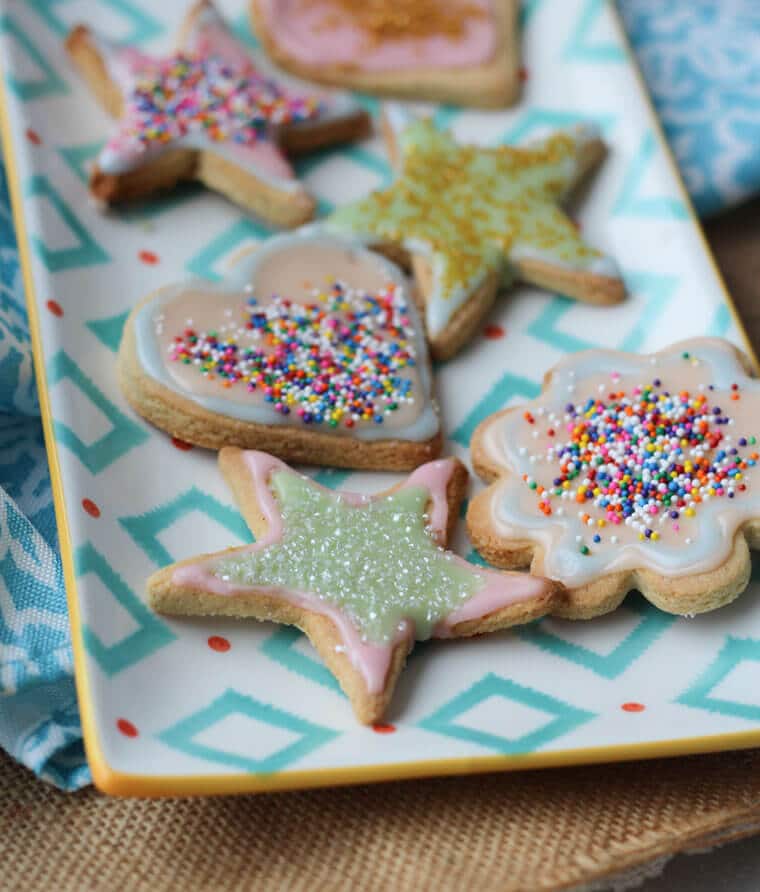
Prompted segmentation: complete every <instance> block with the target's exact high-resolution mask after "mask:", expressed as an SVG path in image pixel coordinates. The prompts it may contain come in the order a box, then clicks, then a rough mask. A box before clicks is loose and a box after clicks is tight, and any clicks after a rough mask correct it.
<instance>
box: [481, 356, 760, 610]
mask: <svg viewBox="0 0 760 892" xmlns="http://www.w3.org/2000/svg"><path fill="white" fill-rule="evenodd" d="M751 372H752V365H751V363H750V361H749V359H748V358H747V357H746V356H745V355H744V354H742V353H741V352H740V351H739V350H738V349H737V348H736V347H734V346H733V345H731V344H730V343H728V342H727V341H724V340H721V339H717V338H716V339H712V338H702V339H695V340H689V341H682V342H680V343H677V344H673V345H672V346H670V347H668V348H666V349H664V350H662V351H660V352H658V353H653V354H651V355H648V356H635V355H632V354H628V353H619V352H615V351H606V350H598V351H597V350H593V351H586V352H582V353H578V354H575V355H574V356H570V357H568V358H566V359H564V360H562V362H560V363H559V364H558V365H557V366H555V367H554V369H552V370H551V371H550V372H549V374H548V375H547V376H546V379H545V383H544V388H543V391H542V393H541V395H540V396H539V397H538V398H537V399H535V400H533V401H532V402H530V403H528V404H526V405H524V406H520V407H517V408H509V409H506V410H504V411H502V412H498V413H496V414H495V415H492V416H491V417H490V418H488V419H486V420H485V421H484V422H482V424H481V425H480V426H479V427H478V428H477V430H476V431H475V434H474V436H473V440H472V444H471V448H472V458H473V464H474V467H475V470H476V472H477V473H478V474H479V475H480V476H481V477H482V478H483V479H484V480H486V481H487V482H488V483H489V484H490V485H489V486H488V487H487V488H486V489H485V490H483V491H481V492H480V493H479V494H478V495H477V496H476V497H475V498H474V499H473V500H472V502H471V503H470V506H469V510H468V513H467V524H468V528H469V531H470V535H471V537H472V540H473V542H474V544H475V546H476V548H477V549H478V550H479V551H480V552H481V554H482V555H483V556H484V557H485V558H486V559H487V560H488V561H490V562H491V563H493V564H495V565H497V566H500V567H509V568H515V567H525V566H530V568H531V570H532V572H535V573H538V574H540V575H544V576H547V577H549V578H551V579H554V580H556V581H557V582H559V583H561V584H562V585H563V586H564V587H565V589H566V591H567V593H568V599H567V600H566V601H565V602H563V603H562V604H561V605H560V606H559V608H558V611H557V612H558V614H559V615H562V616H567V617H569V618H573V619H586V618H589V617H593V616H597V615H599V614H602V613H606V612H607V611H610V610H614V609H615V608H616V607H617V606H618V605H619V604H620V603H621V602H622V600H623V599H624V597H625V596H626V594H627V593H628V591H630V590H631V589H638V590H639V591H641V592H642V594H643V595H644V596H645V597H646V598H648V599H649V600H650V601H651V602H652V603H653V604H655V605H656V606H657V607H659V608H661V609H662V610H666V611H668V612H670V613H677V614H683V615H689V614H694V613H701V612H705V611H709V610H714V609H716V608H718V607H722V606H724V605H725V604H728V603H730V602H731V601H733V600H734V599H735V598H736V597H738V596H739V595H740V594H741V593H742V592H743V591H744V589H745V588H746V587H747V584H748V582H749V577H750V553H749V550H750V548H758V547H760V479H758V478H759V477H760V469H759V467H758V462H760V382H758V381H757V380H755V379H754V378H752V377H751Z"/></svg>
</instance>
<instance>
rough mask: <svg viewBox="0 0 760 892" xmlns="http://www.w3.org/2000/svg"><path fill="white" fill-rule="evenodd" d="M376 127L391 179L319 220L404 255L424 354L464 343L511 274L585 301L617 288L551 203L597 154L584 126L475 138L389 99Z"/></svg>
mask: <svg viewBox="0 0 760 892" xmlns="http://www.w3.org/2000/svg"><path fill="white" fill-rule="evenodd" d="M385 130H386V134H387V137H388V142H389V148H390V151H391V155H392V156H394V157H398V159H399V172H398V176H397V178H396V181H395V182H394V183H393V184H392V185H391V186H390V187H389V188H387V189H383V190H380V191H377V192H373V193H372V194H371V195H369V196H367V197H366V198H363V199H359V200H358V201H356V202H353V203H351V204H348V205H345V206H343V207H341V208H338V210H337V211H335V212H334V213H333V214H331V215H330V216H329V217H328V218H327V220H326V221H325V225H326V226H327V227H328V228H329V229H330V230H331V231H334V232H343V233H350V234H352V235H354V236H355V237H357V238H360V239H361V240H363V241H365V242H366V243H367V244H369V245H372V246H373V247H375V248H377V249H378V250H383V251H387V252H389V253H390V254H391V255H393V256H395V257H398V256H399V255H401V256H402V257H404V256H405V257H407V258H411V265H412V267H413V270H414V273H415V277H416V280H417V286H418V288H419V290H420V292H421V299H422V301H423V302H424V305H425V323H426V327H427V333H428V340H429V342H430V345H431V351H432V354H433V356H434V357H435V358H437V359H446V358H447V357H449V356H452V355H453V354H454V353H456V352H457V351H458V350H459V349H460V348H461V347H463V346H464V344H466V343H467V341H468V340H469V339H470V338H471V337H472V335H473V334H474V333H475V331H476V330H477V329H478V327H479V326H480V323H481V321H482V319H483V317H484V316H485V314H486V313H487V312H488V310H489V309H490V307H491V305H492V303H493V301H494V299H495V297H496V294H497V291H498V290H499V288H500V287H501V286H502V285H503V284H505V283H507V282H509V281H511V280H512V279H513V278H519V279H522V280H524V281H527V282H530V283H532V284H534V285H538V286H539V287H542V288H547V289H550V290H553V291H560V292H562V293H563V294H567V295H569V296H571V297H575V298H577V299H579V300H584V301H588V302H590V303H599V304H607V303H614V302H616V301H619V300H622V299H623V297H624V295H625V286H624V284H623V281H622V279H621V277H620V273H619V272H618V269H617V266H616V265H615V263H614V262H613V261H612V260H611V259H610V258H609V257H605V256H603V255H602V254H601V253H600V252H599V251H597V250H595V249H594V248H591V247H589V246H588V245H587V243H586V242H585V241H584V240H583V238H582V237H581V235H580V234H579V232H578V229H577V227H576V226H575V225H574V224H573V223H572V222H571V221H570V219H569V218H568V217H567V216H566V215H565V214H564V213H563V211H562V210H560V207H559V203H560V202H561V201H562V200H564V199H565V198H566V197H567V195H568V193H569V192H570V191H571V190H572V189H573V187H574V186H576V185H577V183H578V182H579V181H580V180H581V179H582V178H583V177H584V176H586V175H587V174H588V173H589V172H590V171H591V170H592V169H593V168H594V167H596V166H597V165H598V164H599V163H600V161H601V160H602V158H603V157H604V154H605V147H604V143H603V142H602V141H601V139H600V138H599V136H598V134H597V132H596V130H595V129H594V128H593V127H589V126H586V127H576V128H574V129H573V130H570V131H567V132H560V133H555V134H554V135H552V136H550V137H548V138H547V139H544V140H541V141H539V142H535V143H531V144H528V145H527V146H524V147H513V146H498V147H496V148H481V147H478V146H473V145H460V144H459V143H457V142H456V141H455V140H454V138H453V136H452V135H451V134H450V133H448V132H446V131H440V130H438V129H437V128H436V127H435V125H434V124H433V122H432V121H431V120H430V119H418V118H413V117H410V116H409V115H408V114H407V113H406V112H404V111H403V110H402V109H401V108H400V107H399V106H397V105H389V106H388V107H387V109H386V127H385Z"/></svg>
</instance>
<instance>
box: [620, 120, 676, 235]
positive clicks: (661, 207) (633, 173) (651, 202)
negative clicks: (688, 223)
mask: <svg viewBox="0 0 760 892" xmlns="http://www.w3.org/2000/svg"><path fill="white" fill-rule="evenodd" d="M658 151H662V150H661V149H660V148H658V146H657V140H656V139H655V135H654V133H653V132H652V131H651V130H649V131H648V132H647V133H646V134H645V135H644V136H643V138H642V140H641V144H640V146H639V148H638V149H637V151H636V154H635V155H634V157H633V160H632V161H631V163H630V164H629V165H628V170H627V171H626V174H625V177H624V178H623V185H622V187H621V189H620V194H619V195H618V197H617V200H616V201H615V204H614V205H613V206H612V216H613V217H643V218H645V219H648V220H653V219H657V220H661V219H674V220H686V219H688V217H689V212H688V211H687V210H686V205H685V204H684V203H683V202H682V201H681V199H680V198H675V197H670V196H665V195H658V196H645V195H642V194H641V184H642V181H643V179H644V177H645V175H646V172H647V169H648V168H649V165H650V164H651V162H652V159H653V158H654V156H655V154H656V153H657V152H658Z"/></svg>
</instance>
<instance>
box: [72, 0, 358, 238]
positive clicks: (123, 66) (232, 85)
mask: <svg viewBox="0 0 760 892" xmlns="http://www.w3.org/2000/svg"><path fill="white" fill-rule="evenodd" d="M66 48H67V50H68V52H69V55H70V57H71V59H72V60H73V62H74V64H75V65H76V66H77V68H78V69H79V70H80V72H81V73H82V75H83V76H84V78H85V80H86V81H87V83H88V85H89V86H90V88H91V89H92V91H93V93H94V94H95V96H96V97H97V98H98V99H99V100H100V102H101V104H102V105H103V106H104V107H105V109H106V110H107V111H108V112H109V114H111V115H112V116H113V117H114V118H117V119H118V123H117V125H116V129H115V132H114V133H113V135H112V136H111V138H110V139H109V141H108V143H107V145H106V146H105V148H104V149H103V150H102V151H101V153H100V155H99V156H98V158H97V161H96V165H95V168H94V170H93V171H92V175H91V178H90V189H91V191H92V193H93V195H95V197H96V198H98V199H100V200H102V201H105V202H107V203H108V204H118V203H120V202H122V201H128V200H132V199H139V198H144V197H146V196H148V195H151V194H153V193H155V192H157V191H163V190H167V189H171V188H172V187H174V186H175V185H176V184H177V183H178V182H181V181H185V180H200V181H201V182H202V183H204V184H205V185H206V186H208V187H209V188H210V189H214V190H216V191H217V192H220V193H222V194H223V195H225V196H227V197H228V198H230V199H232V200H233V201H235V202H237V203H238V204H240V205H242V206H243V207H245V208H247V209H248V210H250V211H252V212H254V213H255V214H257V215H258V216H259V217H261V218H262V219H264V220H265V221H267V222H269V223H271V224H273V225H276V226H284V227H292V226H297V225H299V224H300V223H303V222H305V221H307V220H310V219H311V218H312V216H313V215H314V210H315V206H316V205H315V202H314V199H313V198H312V197H311V196H310V195H309V194H308V192H307V191H306V190H305V189H304V187H303V186H302V185H301V184H300V183H299V182H298V180H297V179H296V178H295V174H294V172H293V169H292V168H291V166H290V164H289V162H288V160H287V157H286V154H295V153H299V152H304V151H309V150H312V149H316V148H320V147H322V146H325V145H329V144H332V143H335V142H338V141H343V140H348V139H356V138H360V137H362V136H365V135H366V134H367V132H368V130H369V118H368V116H367V114H366V112H364V111H363V110H362V109H361V108H359V106H358V105H356V104H354V103H353V101H351V100H350V99H348V98H347V97H346V96H331V95H317V94H314V93H307V92H305V91H303V90H302V89H297V88H291V87H290V86H287V85H286V84H284V83H280V82H278V81H275V80H274V79H273V78H272V77H270V76H266V75H265V74H263V73H262V72H261V71H259V70H258V69H257V68H256V66H255V65H254V62H253V60H252V58H251V56H250V54H249V53H248V51H247V49H246V48H245V47H244V46H243V45H242V44H241V43H240V42H239V41H238V39H237V38H236V37H235V36H234V34H233V33H232V31H231V30H230V29H229V28H228V26H227V24H226V23H225V21H224V19H223V18H222V17H221V16H220V14H219V13H218V12H217V10H216V8H215V7H214V5H213V3H212V2H211V0H198V2H196V3H195V4H194V5H193V6H192V7H191V9H190V10H189V11H188V13H187V15H186V16H185V20H184V24H183V27H182V29H181V32H180V39H179V42H178V48H177V50H176V51H175V52H174V53H172V54H170V55H168V56H163V57H153V56H149V55H146V54H145V53H143V52H141V51H140V50H138V49H137V48H135V47H133V46H129V45H117V44H114V43H112V42H111V41H109V40H107V39H105V38H104V37H102V36H99V35H96V34H94V33H93V32H92V31H90V29H89V28H87V26H85V25H79V26H77V27H76V28H74V29H73V30H72V32H71V33H70V34H69V36H68V38H67V41H66Z"/></svg>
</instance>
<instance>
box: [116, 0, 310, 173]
mask: <svg viewBox="0 0 760 892" xmlns="http://www.w3.org/2000/svg"><path fill="white" fill-rule="evenodd" d="M98 49H99V51H100V53H101V55H102V56H103V57H104V59H105V61H106V65H107V66H108V71H109V74H110V76H111V77H112V78H113V80H114V81H115V82H116V83H117V85H118V86H119V89H120V90H121V92H122V93H123V94H124V95H125V96H126V95H128V94H129V93H130V91H131V90H132V88H133V86H134V84H135V81H136V80H137V79H138V78H139V77H140V76H142V75H143V74H144V73H145V72H146V71H148V72H154V71H156V70H157V66H158V65H159V64H160V63H161V61H162V60H160V59H154V58H152V57H150V56H148V55H145V54H144V53H142V52H140V51H139V50H137V49H136V48H134V47H129V46H118V45H115V44H112V43H110V42H108V41H98ZM182 50H183V51H184V52H186V53H189V54H191V55H192V56H193V57H195V58H209V57H214V58H218V59H220V60H223V61H224V62H226V63H227V64H228V65H229V66H230V68H232V69H233V70H234V71H235V72H236V73H238V74H239V75H240V77H241V78H242V77H246V76H250V77H255V76H257V71H256V67H255V65H254V63H253V61H252V59H251V57H250V54H249V53H248V51H247V49H246V48H245V47H244V46H243V45H242V44H240V42H239V41H238V40H237V38H236V37H235V36H234V35H233V34H232V33H231V32H230V30H229V29H228V28H227V25H226V24H225V22H224V19H222V17H221V16H220V15H219V13H218V12H217V11H216V9H215V8H214V7H213V6H208V7H206V8H204V9H203V11H202V12H201V13H200V15H199V16H198V18H197V20H196V21H195V24H194V26H193V27H192V29H191V30H190V32H189V33H188V35H187V37H186V39H185V42H184V46H183V47H182ZM286 95H288V96H289V95H290V94H289V93H288V92H287V91H286ZM326 101H327V100H325V99H324V98H323V99H322V102H326ZM134 128H135V121H134V120H131V119H130V118H129V115H128V113H127V118H125V120H124V121H122V122H121V123H120V126H119V128H118V129H117V132H116V133H115V134H114V136H113V137H112V138H111V139H110V140H109V142H108V145H107V146H106V148H105V149H104V151H103V153H102V154H101V156H100V158H99V159H98V161H99V165H100V167H101V169H103V170H105V171H106V172H114V173H118V172H121V171H123V170H126V169H130V168H132V167H134V166H135V165H136V164H139V163H142V162H144V161H145V160H147V158H148V157H149V156H150V155H155V154H157V153H158V152H160V151H162V146H161V145H160V144H155V145H147V146H146V145H140V144H138V145H135V140H134V139H133V138H130V135H131V133H132V132H133V130H134ZM196 141H197V138H196ZM193 144H194V143H193ZM196 147H198V146H196ZM207 147H208V148H209V149H213V150H215V151H219V152H223V153H224V154H225V155H226V156H227V157H229V158H230V159H231V160H233V161H234V162H235V163H238V164H240V165H241V166H244V167H246V168H248V169H251V170H253V171H255V172H256V173H257V174H259V175H261V176H264V177H265V178H269V179H273V180H275V181H293V180H294V177H295V174H294V171H293V169H292V167H291V165H290V164H289V163H288V161H287V159H286V158H285V156H284V155H283V154H282V152H281V151H280V149H279V148H278V146H277V145H276V143H275V142H274V141H272V140H271V139H266V138H262V139H259V140H257V141H256V142H255V143H253V144H243V143H241V142H234V141H232V140H228V141H225V142H210V143H209V144H208V146H207Z"/></svg>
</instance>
